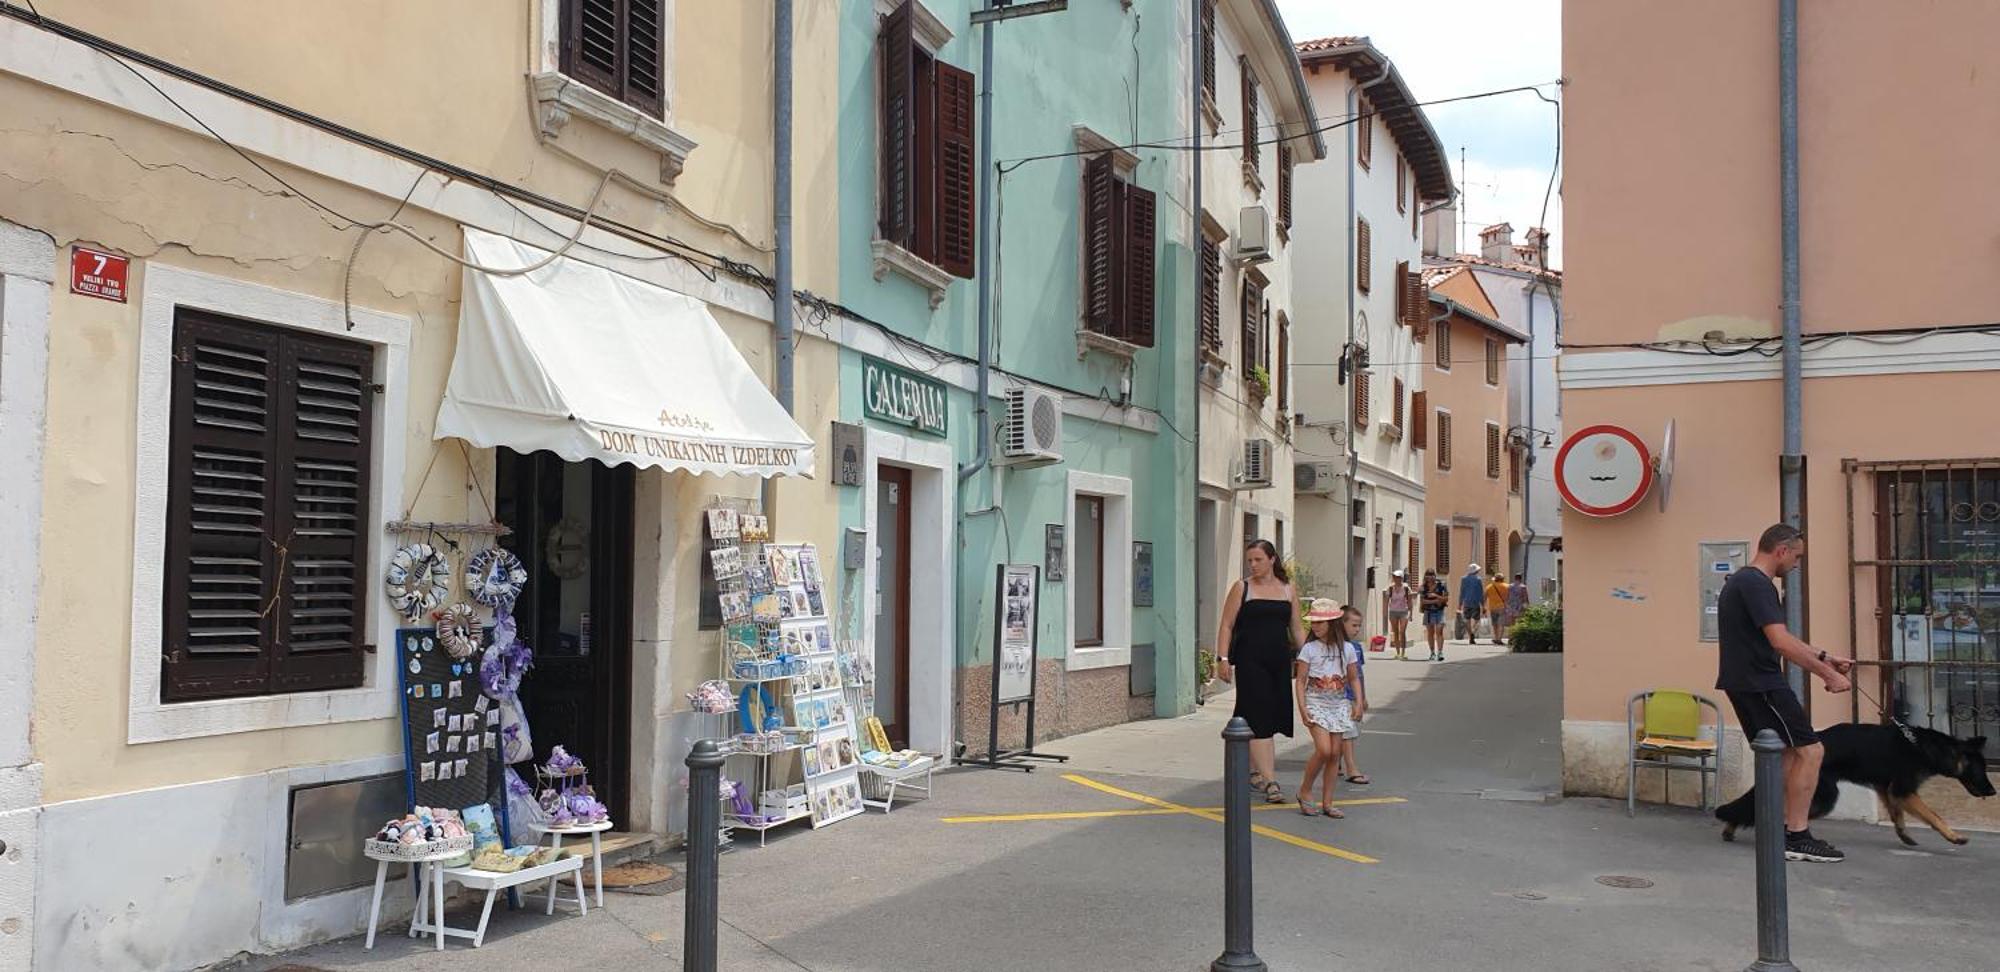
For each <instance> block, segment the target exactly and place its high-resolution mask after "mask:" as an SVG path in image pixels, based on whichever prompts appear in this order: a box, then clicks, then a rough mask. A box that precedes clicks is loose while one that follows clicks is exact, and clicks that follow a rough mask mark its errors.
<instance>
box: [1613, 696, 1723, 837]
mask: <svg viewBox="0 0 2000 972" xmlns="http://www.w3.org/2000/svg"><path fill="white" fill-rule="evenodd" d="M1703 706H1707V707H1708V708H1709V709H1711V710H1714V712H1715V722H1714V728H1713V733H1712V734H1711V735H1710V736H1708V738H1703V737H1702V718H1701V709H1702V707H1703ZM1723 726H1724V719H1723V715H1722V707H1721V706H1719V705H1716V704H1715V702H1714V701H1712V700H1710V699H1708V698H1706V697H1704V696H1700V695H1695V694H1692V693H1689V692H1681V691H1676V690H1672V689H1654V690H1652V691H1647V692H1640V693H1638V694H1636V695H1634V696H1632V697H1631V698H1630V699H1627V700H1626V702H1625V737H1626V738H1627V739H1630V740H1631V741H1632V750H1631V754H1630V759H1629V765H1628V766H1626V768H1625V815H1626V816H1628V817H1629V816H1632V815H1633V813H1634V811H1635V806H1636V804H1637V802H1638V796H1639V769H1640V767H1645V766H1656V767H1658V768H1659V769H1660V780H1661V782H1662V784H1664V786H1665V787H1666V802H1667V803H1672V802H1673V771H1674V770H1693V771H1694V772H1697V773H1700V774H1701V808H1702V809H1703V810H1709V809H1713V804H1712V803H1711V802H1710V799H1709V779H1708V778H1709V777H1710V776H1713V777H1715V780H1716V791H1717V792H1718V795H1719V793H1720V790H1721V782H1722V730H1723ZM1687 760H1692V762H1687Z"/></svg>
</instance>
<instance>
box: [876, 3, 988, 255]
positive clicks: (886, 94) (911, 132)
mask: <svg viewBox="0 0 2000 972" xmlns="http://www.w3.org/2000/svg"><path fill="white" fill-rule="evenodd" d="M914 3H915V0H904V3H903V4H902V5H901V6H898V7H897V8H896V9H895V10H894V11H893V12H891V13H890V14H889V15H888V16H887V17H884V18H883V19H882V32H881V34H880V36H879V39H878V42H879V46H880V49H881V78H882V132H881V134H882V145H881V154H882V157H881V178H882V189H881V210H882V211H881V218H880V225H879V227H878V229H879V231H880V233H881V236H882V239H884V240H886V241H888V242H890V243H893V244H895V245H897V246H899V247H902V248H903V249H904V250H907V251H909V252H910V253H911V254H912V255H914V256H916V257H917V258H919V259H922V260H926V261H929V262H930V263H932V264H935V265H936V266H937V267H938V268H939V269H942V270H944V271H945V272H946V273H949V274H951V275H953V276H956V277H966V278H969V277H971V276H972V272H973V180H974V171H973V170H974V167H975V165H976V163H975V161H974V159H975V156H974V153H973V131H972V130H973V111H974V103H973V97H974V91H973V83H972V74H971V72H969V71H965V70H963V69H961V68H958V67H954V66H952V65H950V64H946V63H944V62H943V61H940V60H938V59H937V58H936V57H934V56H933V55H932V54H931V52H929V51H928V50H926V49H924V48H923V47H921V46H920V45H918V43H917V39H916V19H917V18H916V11H915V10H914V9H913V7H914Z"/></svg>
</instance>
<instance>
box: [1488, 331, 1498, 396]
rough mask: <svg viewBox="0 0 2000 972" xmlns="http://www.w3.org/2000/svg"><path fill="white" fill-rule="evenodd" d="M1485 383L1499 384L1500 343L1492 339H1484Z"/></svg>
mask: <svg viewBox="0 0 2000 972" xmlns="http://www.w3.org/2000/svg"><path fill="white" fill-rule="evenodd" d="M1486 383H1487V384H1489V385H1498V384H1499V383H1500V342H1498V341H1495V340H1493V339H1492V338H1487V339H1486Z"/></svg>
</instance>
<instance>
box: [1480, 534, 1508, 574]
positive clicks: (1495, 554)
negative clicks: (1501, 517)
mask: <svg viewBox="0 0 2000 972" xmlns="http://www.w3.org/2000/svg"><path fill="white" fill-rule="evenodd" d="M1485 566H1486V573H1487V576H1489V577H1491V576H1500V577H1505V576H1506V572H1507V568H1506V566H1505V565H1503V564H1501V563H1500V529H1499V528H1498V527H1487V528H1486V565H1485Z"/></svg>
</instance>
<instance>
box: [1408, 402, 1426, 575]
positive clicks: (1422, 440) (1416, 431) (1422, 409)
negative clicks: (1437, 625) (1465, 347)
mask: <svg viewBox="0 0 2000 972" xmlns="http://www.w3.org/2000/svg"><path fill="white" fill-rule="evenodd" d="M1430 405H1431V393H1430V392H1426V391H1419V392H1414V393H1412V394H1411V395H1410V413H1411V414H1410V448H1412V449H1428V448H1430V444H1431V413H1430ZM1416 562H1417V560H1416V558H1415V557H1412V558H1410V563H1413V564H1414V563H1416Z"/></svg>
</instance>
